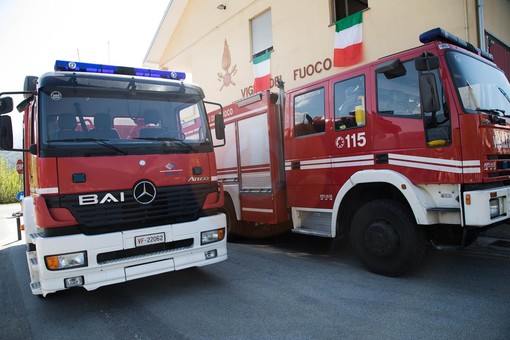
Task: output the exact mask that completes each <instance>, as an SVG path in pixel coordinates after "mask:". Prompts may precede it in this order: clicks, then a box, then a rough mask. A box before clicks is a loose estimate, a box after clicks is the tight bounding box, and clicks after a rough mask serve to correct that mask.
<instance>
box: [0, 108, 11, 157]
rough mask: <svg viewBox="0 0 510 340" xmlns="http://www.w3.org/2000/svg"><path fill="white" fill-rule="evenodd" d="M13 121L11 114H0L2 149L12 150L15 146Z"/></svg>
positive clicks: (0, 143)
mask: <svg viewBox="0 0 510 340" xmlns="http://www.w3.org/2000/svg"><path fill="white" fill-rule="evenodd" d="M12 141H13V138H12V122H11V117H10V116H0V149H2V150H6V151H10V150H12V147H13V143H12Z"/></svg>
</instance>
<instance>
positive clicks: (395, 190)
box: [332, 170, 429, 234]
mask: <svg viewBox="0 0 510 340" xmlns="http://www.w3.org/2000/svg"><path fill="white" fill-rule="evenodd" d="M382 198H386V199H392V200H396V201H399V202H401V203H402V204H404V206H405V207H406V208H407V209H408V211H409V212H410V213H411V215H412V216H413V217H414V219H415V220H416V223H417V224H425V222H426V221H427V210H426V206H427V204H426V202H428V201H429V197H427V194H426V193H425V192H424V191H423V190H421V189H420V188H418V187H417V186H415V185H413V184H412V183H411V181H410V180H409V179H408V178H407V177H405V176H403V175H402V174H400V173H398V172H396V171H392V170H363V171H360V172H357V173H355V174H354V175H353V176H351V178H350V179H349V180H348V181H347V182H346V183H345V184H344V185H343V186H342V187H341V188H340V190H339V191H338V193H337V195H336V198H335V202H334V205H333V216H332V220H333V221H336V229H337V233H339V234H345V233H348V232H349V230H350V224H351V220H352V217H353V216H354V214H355V213H356V211H357V210H358V209H359V207H361V206H362V205H363V204H365V203H367V202H370V201H373V200H376V199H382Z"/></svg>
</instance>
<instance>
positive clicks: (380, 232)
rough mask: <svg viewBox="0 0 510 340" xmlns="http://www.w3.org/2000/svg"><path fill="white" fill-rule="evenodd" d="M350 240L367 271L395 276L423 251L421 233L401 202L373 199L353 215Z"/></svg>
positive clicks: (422, 254) (412, 262)
mask: <svg viewBox="0 0 510 340" xmlns="http://www.w3.org/2000/svg"><path fill="white" fill-rule="evenodd" d="M350 239H351V244H352V247H353V249H354V251H355V252H356V254H357V256H358V258H359V259H360V261H361V263H362V264H363V265H364V266H365V267H366V268H367V269H368V270H370V271H371V272H373V273H376V274H381V275H386V276H399V275H402V274H404V273H405V272H407V271H408V270H410V269H411V268H413V267H415V266H417V265H418V264H419V263H420V262H421V261H422V260H423V257H424V255H425V249H426V248H425V246H426V244H425V237H424V234H423V231H422V230H419V229H418V227H417V225H416V223H415V222H414V219H413V218H412V216H410V215H409V213H408V212H407V211H406V210H405V208H404V207H403V206H402V204H400V203H398V202H396V201H391V200H385V199H381V200H376V201H372V202H369V203H367V204H365V205H364V206H362V207H361V208H360V209H359V210H358V211H357V212H356V214H355V215H354V218H353V220H352V224H351V232H350Z"/></svg>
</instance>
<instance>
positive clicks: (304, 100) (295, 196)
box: [285, 82, 333, 209]
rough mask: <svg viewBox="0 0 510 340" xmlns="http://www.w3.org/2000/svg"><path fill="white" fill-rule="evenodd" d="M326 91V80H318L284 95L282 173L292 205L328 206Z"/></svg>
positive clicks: (329, 130)
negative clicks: (285, 98)
mask: <svg viewBox="0 0 510 340" xmlns="http://www.w3.org/2000/svg"><path fill="white" fill-rule="evenodd" d="M329 92H330V91H329V89H328V82H320V83H315V84H313V85H312V86H308V87H306V88H301V89H298V90H296V91H292V92H289V93H288V95H287V103H286V110H285V112H286V116H285V170H286V172H285V174H286V184H287V199H288V204H289V205H290V206H292V207H304V208H323V209H331V207H332V201H333V190H332V187H331V162H330V145H329V142H328V141H329V140H330V139H331V137H330V135H331V133H332V124H333V122H332V120H331V115H330V112H329V108H328V105H327V102H328V98H329Z"/></svg>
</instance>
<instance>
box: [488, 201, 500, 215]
mask: <svg viewBox="0 0 510 340" xmlns="http://www.w3.org/2000/svg"><path fill="white" fill-rule="evenodd" d="M489 206H490V210H491V218H495V217H498V216H499V215H501V211H500V207H499V198H493V199H491V200H490V201H489Z"/></svg>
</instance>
